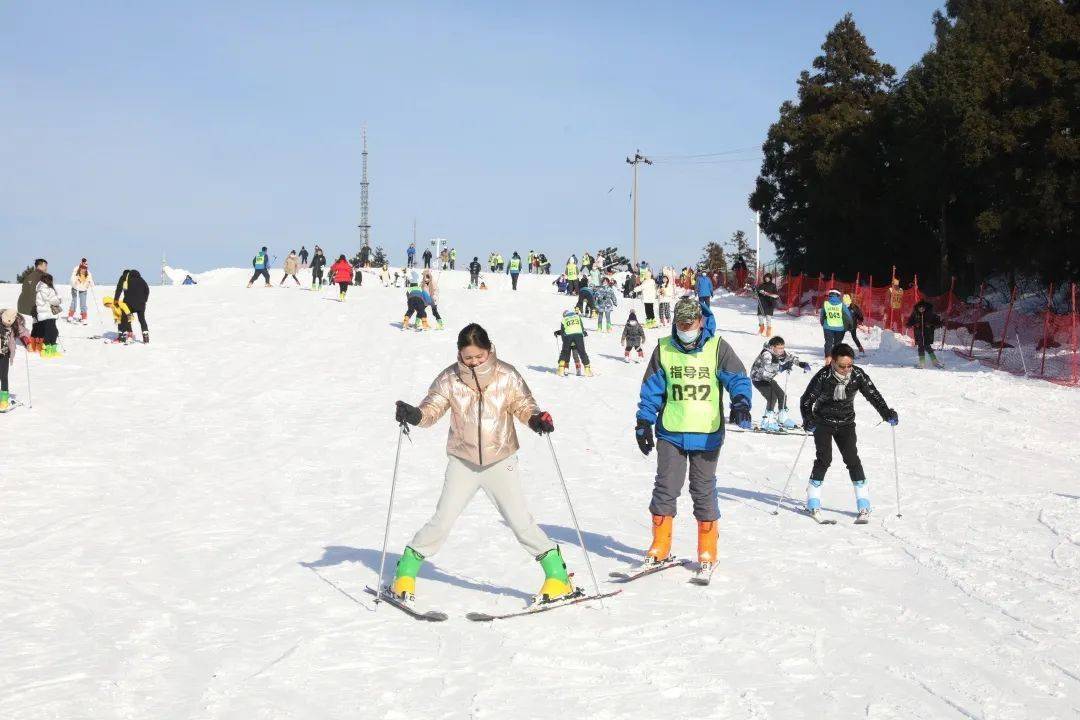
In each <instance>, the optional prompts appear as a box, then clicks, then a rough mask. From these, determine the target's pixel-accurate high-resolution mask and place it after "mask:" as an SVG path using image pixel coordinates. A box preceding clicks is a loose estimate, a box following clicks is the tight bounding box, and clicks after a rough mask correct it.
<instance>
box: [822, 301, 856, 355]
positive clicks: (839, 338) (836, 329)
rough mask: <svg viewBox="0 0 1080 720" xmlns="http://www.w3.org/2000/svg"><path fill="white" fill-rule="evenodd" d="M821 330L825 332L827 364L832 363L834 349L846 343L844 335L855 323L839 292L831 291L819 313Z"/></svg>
mask: <svg viewBox="0 0 1080 720" xmlns="http://www.w3.org/2000/svg"><path fill="white" fill-rule="evenodd" d="M819 319H820V320H821V329H822V330H823V331H824V332H825V364H826V365H828V364H829V363H830V362H832V349H833V348H834V347H835V346H836V345H838V344H839V343H842V342H844V335H846V334H847V331H848V328H849V327H851V326H852V325H853V324H854V323H853V322H852V319H851V311H850V310H848V307H847V305H845V304H844V296H843V293H841V292H840V291H839V290H836V289H833V290H830V291H829V297H828V299H826V300H825V304H824V305H822V306H821V312H820V313H819Z"/></svg>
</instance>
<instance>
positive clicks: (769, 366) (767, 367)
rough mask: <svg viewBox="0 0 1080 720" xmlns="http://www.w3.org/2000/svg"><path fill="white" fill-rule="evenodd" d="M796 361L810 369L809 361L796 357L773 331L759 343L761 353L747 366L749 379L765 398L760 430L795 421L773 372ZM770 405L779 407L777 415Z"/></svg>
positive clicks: (786, 368)
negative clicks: (765, 341)
mask: <svg viewBox="0 0 1080 720" xmlns="http://www.w3.org/2000/svg"><path fill="white" fill-rule="evenodd" d="M796 365H797V366H799V367H800V368H802V370H803V372H810V363H808V362H803V361H801V360H799V356H798V355H796V354H795V353H788V352H787V350H786V349H785V347H784V338H782V337H780V336H779V335H777V336H776V337H774V338H771V339H770V340H769V342H767V343H765V345H763V346H762V348H761V353H760V354H759V355H758V356H757V359H756V360H754V364H753V365H752V366H751V367H750V380H751V381H752V382H753V383H754V387H755V388H757V391H758V392H760V393H761V395H762V396H763V397H764V398H765V416H764V417H762V418H761V429H762V430H766V431H768V432H778V431H779V430H780V429H781V428H784V429H785V430H791V429H792V428H794V427H795V421H794V420H792V419H791V416H790V415H789V414H788V405H787V395H786V394H784V391H783V390H782V389H781V388H780V385H779V383H777V382H776V376H777V375H778V374H779V373H782V372H790V371H791V369H792V368H793V367H794V366H796ZM773 408H777V409H778V410H779V411H780V415H779V417H777V414H776V411H775V410H773Z"/></svg>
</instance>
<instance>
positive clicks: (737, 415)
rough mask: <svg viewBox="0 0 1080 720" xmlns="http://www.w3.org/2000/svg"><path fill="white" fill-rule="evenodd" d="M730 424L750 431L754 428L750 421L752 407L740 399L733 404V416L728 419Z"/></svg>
mask: <svg viewBox="0 0 1080 720" xmlns="http://www.w3.org/2000/svg"><path fill="white" fill-rule="evenodd" d="M728 422H732V423H735V424H736V425H738V426H739V427H741V428H742V429H743V430H749V429H751V428H752V427H753V423H752V422H751V421H750V406H749V405H747V404H746V401H745V400H742V399H741V398H740V399H739V400H736V401H735V402H733V403H732V404H731V416H730V417H729V418H728Z"/></svg>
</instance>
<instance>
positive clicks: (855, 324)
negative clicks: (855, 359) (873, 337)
mask: <svg viewBox="0 0 1080 720" xmlns="http://www.w3.org/2000/svg"><path fill="white" fill-rule="evenodd" d="M843 299H844V304H845V305H847V309H848V313H850V314H851V324H850V325H849V326H848V332H849V333H851V339H852V341H853V342H854V343H855V347H857V348H859V353H865V352H866V350H864V349H863V346H862V343H861V342H859V326H860V325H862V323H863V320H865V319H866V317H865V316H864V315H863V311H862V308H860V307H859V304H858V303H857V302H855V300H854V299H852V297H851V296H850V295H847V294H845V295H844V298H843ZM845 337H847V336H846V335H845Z"/></svg>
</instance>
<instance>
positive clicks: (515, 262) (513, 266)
mask: <svg viewBox="0 0 1080 720" xmlns="http://www.w3.org/2000/svg"><path fill="white" fill-rule="evenodd" d="M510 272H512V273H516V272H521V258H517V257H514V258H510Z"/></svg>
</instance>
